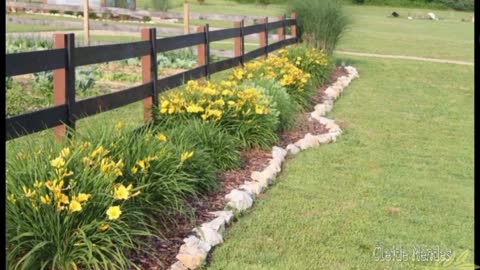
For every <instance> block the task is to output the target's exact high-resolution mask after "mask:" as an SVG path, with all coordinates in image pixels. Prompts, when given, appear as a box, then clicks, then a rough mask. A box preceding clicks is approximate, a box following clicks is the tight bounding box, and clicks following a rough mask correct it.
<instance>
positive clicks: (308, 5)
mask: <svg viewBox="0 0 480 270" xmlns="http://www.w3.org/2000/svg"><path fill="white" fill-rule="evenodd" d="M289 11H290V12H296V13H297V16H298V19H297V20H298V31H299V34H300V39H301V40H303V41H305V42H306V43H308V44H311V45H313V46H315V47H317V48H321V49H323V50H324V51H325V52H327V53H328V54H331V53H332V52H333V50H334V49H335V46H336V45H337V43H338V41H339V40H340V38H341V36H342V34H343V32H344V31H345V29H346V27H347V26H348V24H349V18H348V17H347V15H346V14H345V13H344V11H343V9H342V3H341V1H339V0H322V1H304V0H290V2H289Z"/></svg>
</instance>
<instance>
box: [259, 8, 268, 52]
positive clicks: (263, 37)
mask: <svg viewBox="0 0 480 270" xmlns="http://www.w3.org/2000/svg"><path fill="white" fill-rule="evenodd" d="M258 22H259V23H260V24H265V29H264V30H263V31H262V32H260V33H258V34H259V35H260V47H265V57H267V56H268V54H267V48H266V46H267V45H268V31H267V23H268V17H267V18H264V19H259V20H258Z"/></svg>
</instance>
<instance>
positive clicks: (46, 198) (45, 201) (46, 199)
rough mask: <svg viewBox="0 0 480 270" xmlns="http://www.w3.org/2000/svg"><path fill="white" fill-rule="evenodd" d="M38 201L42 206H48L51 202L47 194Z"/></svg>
mask: <svg viewBox="0 0 480 270" xmlns="http://www.w3.org/2000/svg"><path fill="white" fill-rule="evenodd" d="M40 201H42V203H44V204H50V202H52V198H50V196H49V195H48V194H47V195H44V196H40Z"/></svg>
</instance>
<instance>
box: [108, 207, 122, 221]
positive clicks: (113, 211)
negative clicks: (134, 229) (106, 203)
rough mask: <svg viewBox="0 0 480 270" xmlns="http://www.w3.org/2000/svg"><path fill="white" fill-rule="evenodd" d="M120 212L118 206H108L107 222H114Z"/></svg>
mask: <svg viewBox="0 0 480 270" xmlns="http://www.w3.org/2000/svg"><path fill="white" fill-rule="evenodd" d="M121 214H122V210H121V209H120V206H110V207H109V208H108V210H107V216H108V219H109V220H115V219H117V218H119V217H120V215H121Z"/></svg>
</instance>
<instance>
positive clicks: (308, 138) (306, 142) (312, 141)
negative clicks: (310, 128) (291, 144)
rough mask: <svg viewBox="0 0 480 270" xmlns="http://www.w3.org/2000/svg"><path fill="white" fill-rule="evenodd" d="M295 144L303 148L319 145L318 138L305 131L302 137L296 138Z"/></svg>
mask: <svg viewBox="0 0 480 270" xmlns="http://www.w3.org/2000/svg"><path fill="white" fill-rule="evenodd" d="M295 145H296V146H298V147H300V149H302V150H305V149H308V148H310V147H314V146H317V145H319V142H318V139H317V138H316V137H315V136H313V135H312V134H310V133H307V134H306V135H305V137H304V138H303V139H300V140H298V141H297V142H296V143H295Z"/></svg>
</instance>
